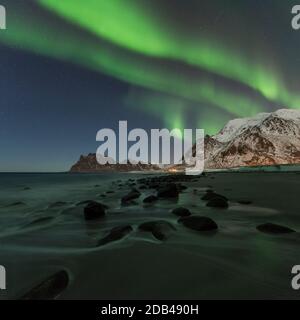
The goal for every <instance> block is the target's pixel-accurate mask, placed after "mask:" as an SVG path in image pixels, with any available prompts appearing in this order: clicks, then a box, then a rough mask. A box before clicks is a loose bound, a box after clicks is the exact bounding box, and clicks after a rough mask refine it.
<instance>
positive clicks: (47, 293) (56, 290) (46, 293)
mask: <svg viewBox="0 0 300 320" xmlns="http://www.w3.org/2000/svg"><path fill="white" fill-rule="evenodd" d="M68 284H69V275H68V273H67V272H66V271H65V270H62V271H59V272H57V273H55V274H54V275H52V276H50V277H49V278H47V279H46V280H44V281H43V282H41V283H40V284H39V285H37V286H36V287H34V288H33V289H31V290H30V291H29V292H27V293H26V294H24V295H23V296H22V297H21V298H20V299H21V300H50V299H55V298H57V297H58V296H59V295H60V294H61V293H62V292H63V291H64V290H65V289H66V288H67V287H68Z"/></svg>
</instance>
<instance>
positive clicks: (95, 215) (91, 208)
mask: <svg viewBox="0 0 300 320" xmlns="http://www.w3.org/2000/svg"><path fill="white" fill-rule="evenodd" d="M105 209H107V206H106V205H104V204H102V203H99V202H96V201H91V202H89V204H88V205H87V206H86V207H85V208H84V218H85V220H95V219H100V218H103V217H104V216H105Z"/></svg>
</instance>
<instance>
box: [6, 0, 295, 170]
mask: <svg viewBox="0 0 300 320" xmlns="http://www.w3.org/2000/svg"><path fill="white" fill-rule="evenodd" d="M0 4H2V5H4V6H5V7H6V11H7V30H0V73H1V77H0V152H1V153H0V171H64V170H68V169H69V167H70V166H71V165H72V164H73V163H74V162H75V161H76V160H77V159H78V158H79V155H80V154H86V153H89V152H95V151H96V149H97V146H98V144H99V143H97V142H96V139H95V137H96V133H97V131H98V130H99V129H101V128H112V129H117V126H118V121H119V120H127V121H128V126H129V129H130V128H144V129H146V130H149V129H151V128H168V129H173V128H181V129H182V128H191V129H195V128H203V129H205V132H206V133H207V134H214V133H216V132H217V131H218V130H220V129H221V128H222V126H224V124H226V122H227V121H228V120H230V119H233V118H238V117H247V116H253V115H255V114H257V113H259V112H268V111H272V110H276V109H279V108H300V81H299V80H298V79H299V74H300V72H299V71H300V55H299V50H300V31H298V32H297V31H295V30H293V29H292V27H291V19H292V14H291V9H292V7H293V5H294V4H295V2H294V1H289V0H285V1H282V0H185V1H181V0H151V1H148V0H109V1H107V0H63V1H62V0H32V1H28V0H27V1H23V0H0Z"/></svg>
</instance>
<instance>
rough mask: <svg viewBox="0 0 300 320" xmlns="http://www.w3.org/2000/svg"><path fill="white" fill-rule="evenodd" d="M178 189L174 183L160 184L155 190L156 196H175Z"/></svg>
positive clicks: (177, 193)
mask: <svg viewBox="0 0 300 320" xmlns="http://www.w3.org/2000/svg"><path fill="white" fill-rule="evenodd" d="M178 195H179V191H178V188H177V185H176V184H175V183H170V184H167V185H165V186H161V187H159V188H158V190H157V196H158V197H159V198H177V197H178Z"/></svg>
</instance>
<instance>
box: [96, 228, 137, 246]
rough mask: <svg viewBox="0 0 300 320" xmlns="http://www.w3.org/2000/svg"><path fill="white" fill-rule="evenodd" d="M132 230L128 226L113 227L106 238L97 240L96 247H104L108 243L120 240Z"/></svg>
mask: <svg viewBox="0 0 300 320" xmlns="http://www.w3.org/2000/svg"><path fill="white" fill-rule="evenodd" d="M132 230H133V229H132V227H131V226H130V225H127V226H120V227H115V228H113V229H112V230H111V231H110V233H109V234H108V235H107V236H106V237H104V238H103V239H101V240H99V242H98V244H97V246H103V245H106V244H108V243H110V242H114V241H118V240H121V239H123V238H124V237H125V236H126V235H127V234H129V233H130V232H131V231H132Z"/></svg>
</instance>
